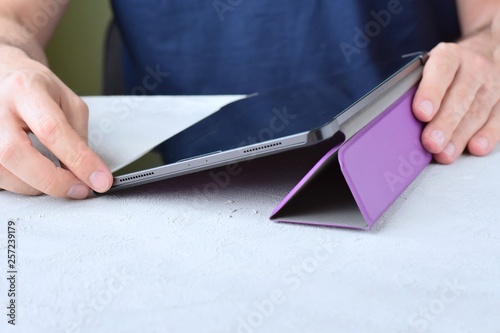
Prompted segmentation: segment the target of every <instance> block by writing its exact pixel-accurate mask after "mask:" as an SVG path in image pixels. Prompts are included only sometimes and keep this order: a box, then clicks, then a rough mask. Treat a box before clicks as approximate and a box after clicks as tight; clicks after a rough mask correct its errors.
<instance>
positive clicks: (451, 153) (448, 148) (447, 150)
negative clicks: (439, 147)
mask: <svg viewBox="0 0 500 333" xmlns="http://www.w3.org/2000/svg"><path fill="white" fill-rule="evenodd" d="M456 151H457V149H456V148H455V145H454V144H453V143H451V142H450V143H448V145H447V146H446V148H445V149H444V150H443V152H444V153H445V154H446V155H448V156H450V157H453V156H455V152H456Z"/></svg>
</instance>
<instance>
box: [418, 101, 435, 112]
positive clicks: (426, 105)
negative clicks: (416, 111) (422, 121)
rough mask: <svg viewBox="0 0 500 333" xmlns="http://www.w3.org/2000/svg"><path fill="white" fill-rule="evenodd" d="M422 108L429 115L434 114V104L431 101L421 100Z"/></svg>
mask: <svg viewBox="0 0 500 333" xmlns="http://www.w3.org/2000/svg"><path fill="white" fill-rule="evenodd" d="M419 107H420V110H421V111H422V112H423V113H425V114H426V115H427V116H432V115H433V114H434V106H433V105H432V102H431V101H427V100H425V101H422V102H420V106H419Z"/></svg>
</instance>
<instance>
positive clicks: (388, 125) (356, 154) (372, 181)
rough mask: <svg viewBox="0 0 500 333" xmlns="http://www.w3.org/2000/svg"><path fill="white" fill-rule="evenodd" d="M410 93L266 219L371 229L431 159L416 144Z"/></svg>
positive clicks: (417, 126)
mask: <svg viewBox="0 0 500 333" xmlns="http://www.w3.org/2000/svg"><path fill="white" fill-rule="evenodd" d="M415 91H416V88H415V87H414V88H412V89H410V90H409V91H408V92H406V93H405V94H404V95H403V96H401V97H400V98H399V99H398V100H397V101H396V102H395V103H393V104H392V105H391V106H390V107H389V108H387V109H386V110H385V111H384V112H383V113H382V114H380V115H379V116H378V117H377V118H375V119H374V120H373V121H372V122H370V123H369V124H368V125H367V126H365V127H364V128H363V129H361V130H360V131H359V132H358V133H357V134H355V135H354V136H353V137H352V138H351V139H349V140H348V141H346V142H344V143H343V144H340V145H338V146H336V147H334V148H332V149H331V150H330V151H329V152H328V153H327V154H326V155H325V156H324V157H323V158H322V159H321V160H320V161H319V162H318V163H317V164H316V165H315V166H314V167H313V168H312V169H311V170H310V171H309V172H308V174H307V175H306V176H305V177H304V178H303V179H302V180H301V181H300V182H299V184H297V185H296V186H295V188H294V189H293V190H292V191H291V192H290V193H289V194H288V195H287V197H286V198H285V199H284V200H283V201H282V202H281V203H280V204H279V205H278V207H276V209H275V210H274V211H273V213H272V215H271V219H272V220H275V221H279V222H292V223H305V224H315V225H327V226H337V227H346V228H355V229H370V228H371V227H372V226H373V225H374V224H375V222H376V221H377V220H378V219H379V218H380V217H381V216H382V215H383V214H384V212H385V211H386V210H387V208H389V206H390V205H391V204H392V203H393V202H394V201H395V200H396V199H397V198H398V197H399V195H400V194H401V193H402V192H403V191H404V190H405V189H406V188H407V187H408V185H409V184H410V183H411V182H412V181H413V180H414V179H415V178H416V177H417V176H418V175H419V174H420V172H421V171H422V170H423V169H424V168H425V166H427V165H428V164H429V163H430V161H431V160H432V155H431V154H430V153H428V152H427V151H426V150H425V149H424V148H423V146H422V144H421V142H420V136H421V133H422V129H423V124H422V123H421V122H419V121H418V120H417V119H416V118H415V117H414V116H413V113H412V107H411V106H412V100H413V96H414V94H415Z"/></svg>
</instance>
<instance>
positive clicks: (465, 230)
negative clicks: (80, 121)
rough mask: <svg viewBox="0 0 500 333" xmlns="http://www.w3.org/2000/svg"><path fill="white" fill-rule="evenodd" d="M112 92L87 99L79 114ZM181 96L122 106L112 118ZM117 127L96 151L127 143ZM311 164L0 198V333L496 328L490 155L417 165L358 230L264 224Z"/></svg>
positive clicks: (295, 160)
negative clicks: (12, 294) (79, 193)
mask: <svg viewBox="0 0 500 333" xmlns="http://www.w3.org/2000/svg"><path fill="white" fill-rule="evenodd" d="M123 98H124V97H120V98H119V97H106V98H104V97H101V98H89V99H87V101H88V102H89V104H90V106H91V115H92V114H93V115H94V116H95V114H96V112H97V111H96V110H101V111H99V112H104V111H102V110H107V112H108V114H109V115H111V116H110V117H113V116H112V115H113V114H114V117H116V114H117V113H116V112H115V113H113V112H114V111H116V109H113V108H116V105H117V103H118V101H119V100H120V101H122V102H123ZM210 100H212V101H213V102H211V103H210V102H207V101H210ZM229 100H230V98H229V99H217V97H213V99H211V98H207V99H206V100H205V102H207V103H208V104H207V103H205V102H204V103H202V104H203V105H205V110H204V111H203V112H198V113H197V112H193V113H191V114H190V116H189V117H188V118H189V119H190V120H191V121H195V120H196V119H198V118H199V117H201V116H203V114H205V113H206V114H208V113H210V112H211V111H214V110H216V109H217V107H218V106H220V104H223V102H227V101H229ZM196 101H199V100H196V98H194V97H176V98H169V99H163V98H151V99H150V98H147V99H143V100H141V101H133V100H126V102H127V103H128V105H129V106H130V107H131V109H133V110H135V111H137V112H130V114H129V115H128V117H129V118H128V119H127V121H126V123H127V124H130V123H131V122H132V123H133V121H134V119H135V117H146V119H147V115H148V114H150V113H154V112H155V111H156V110H158V109H165V105H167V106H168V105H171V104H169V103H174V104H175V103H179V102H180V103H181V105H184V104H182V103H186V104H185V105H191V107H192V108H193V110H194V111H196V109H198V108H199V104H200V103H198V102H196ZM132 102H134V104H133V105H132ZM172 105H173V104H172ZM175 105H178V104H175ZM197 105H198V106H197ZM207 105H208V106H207ZM167 109H169V111H168V112H169V113H170V115H174V114H177V115H179V113H181V112H185V111H186V110H185V108H184V107H183V108H181V109H178V108H177V107H172V108H167ZM183 114H185V113H183ZM101 116H102V114H100V119H102V117H101ZM197 117H198V118H197ZM153 118H154V117H153ZM111 119H114V118H111ZM156 122H157V121H156ZM91 123H92V122H91ZM119 123H120V122H119V121H116V124H115V125H116V126H115V127H113V128H114V129H113V131H111V132H112V133H111V132H110V131H105V132H106V135H108V136H109V137H107V139H106V140H104V141H102V142H100V144H101V145H103V147H110V146H112V145H113V142H112V141H113V140H118V139H119V138H126V137H130V132H129V130H130V129H128V128H127V129H126V130H125V128H126V126H125V125H123V124H122V125H120V124H119ZM93 124H94V125H92V126H94V127H95V126H98V125H96V123H95V122H94V123H93ZM187 124H188V123H185V124H182V125H179V126H178V125H177V124H176V123H174V124H171V125H172V126H174V127H176V126H177V127H178V128H177V127H176V128H177V129H180V128H182V126H187ZM108 125H109V124H108ZM124 126H125V127H124ZM127 126H128V125H127ZM105 128H109V126H108V127H105ZM143 130H144V129H143ZM146 132H147V131H146ZM148 144H149V145H152V144H153V142H148ZM142 148H143V149H144V150H146V148H147V147H142ZM113 149H115V148H113ZM318 149H319V148H318ZM103 151H105V149H104V150H103ZM320 154H321V152H320V151H319V150H318V151H315V150H314V149H309V150H307V149H306V150H304V149H303V150H300V151H297V152H290V153H285V154H281V155H278V156H271V157H266V158H263V159H258V160H255V161H252V162H246V163H245V164H242V168H243V172H241V174H239V175H237V176H234V177H232V178H230V179H229V183H228V184H227V182H226V183H224V184H221V186H218V187H214V186H213V184H214V182H215V181H214V179H213V175H214V174H215V173H216V172H220V171H221V170H223V169H217V170H215V171H212V173H211V172H209V171H206V172H201V173H198V174H194V175H190V176H183V177H179V178H175V179H171V180H166V181H162V182H158V183H155V184H149V185H146V186H142V187H137V188H134V189H130V190H125V191H122V192H116V193H113V194H112V195H107V196H100V197H97V198H91V199H88V200H85V201H71V200H64V199H56V198H51V197H47V196H40V197H24V196H19V195H15V194H11V193H7V192H0V230H1V231H0V250H1V253H2V254H1V256H0V258H1V259H0V269H1V271H2V276H6V275H7V238H6V233H7V224H8V221H15V223H16V239H17V247H16V259H17V260H16V264H17V267H16V269H17V276H16V279H17V280H16V289H17V290H16V291H17V298H16V305H17V310H16V314H17V317H16V326H15V327H13V326H11V325H8V324H7V319H8V318H7V317H6V314H7V309H6V306H4V305H6V304H7V301H6V300H7V297H6V296H7V284H6V283H5V282H6V279H5V278H2V279H1V281H2V282H1V283H0V289H1V290H0V295H1V296H0V299H1V300H2V304H3V305H2V307H1V308H2V309H3V310H1V312H2V313H1V316H0V318H2V319H1V322H0V327H2V329H1V330H0V331H2V332H51V333H52V332H244V333H251V332H306V331H307V332H384V333H385V332H500V319H499V318H500V317H499V316H498V314H499V313H500V283H499V279H500V223H498V222H499V215H500V180H499V174H500V167H499V166H500V149H497V150H496V151H495V152H494V153H493V154H491V155H490V156H487V157H484V158H476V157H472V156H462V157H461V158H460V159H459V160H458V161H457V162H456V163H454V164H453V165H449V166H443V165H437V164H432V165H430V166H429V167H427V168H426V169H425V170H424V172H423V173H422V174H421V175H420V176H419V177H418V178H417V179H416V180H415V181H414V182H413V184H412V185H411V186H410V188H409V189H408V190H407V191H406V192H405V193H403V195H402V196H401V197H400V198H399V199H398V200H397V202H396V203H395V204H394V205H393V206H392V207H391V208H390V209H389V211H388V212H387V213H386V214H385V215H384V216H383V217H382V218H381V219H380V220H379V221H378V223H377V224H376V226H375V227H374V228H373V230H371V231H368V232H364V231H352V230H345V229H339V228H327V227H313V226H302V225H293V224H281V223H274V222H271V221H270V220H269V215H270V213H271V212H272V210H273V209H274V207H275V206H276V205H277V204H278V203H279V202H280V201H281V199H282V198H283V197H284V196H285V195H286V194H287V193H288V191H290V190H291V189H292V187H293V186H294V185H295V184H296V183H297V182H298V181H299V180H300V179H301V178H302V176H303V175H304V174H305V173H306V171H307V169H308V168H309V167H311V166H312V165H313V164H314V162H315V161H316V160H317V159H318V157H319V156H320ZM115 162H116V163H118V164H119V162H120V161H115ZM214 172H215V173H214ZM4 328H6V329H4Z"/></svg>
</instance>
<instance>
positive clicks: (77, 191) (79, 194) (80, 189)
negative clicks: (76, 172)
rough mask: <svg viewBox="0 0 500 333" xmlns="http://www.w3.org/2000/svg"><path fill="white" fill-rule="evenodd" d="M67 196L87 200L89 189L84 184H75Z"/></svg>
mask: <svg viewBox="0 0 500 333" xmlns="http://www.w3.org/2000/svg"><path fill="white" fill-rule="evenodd" d="M66 196H67V197H68V198H71V199H77V200H81V199H85V198H86V197H88V196H89V189H88V187H87V186H85V185H83V184H75V185H73V186H71V188H70V189H69V191H68V193H67V194H66Z"/></svg>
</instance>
